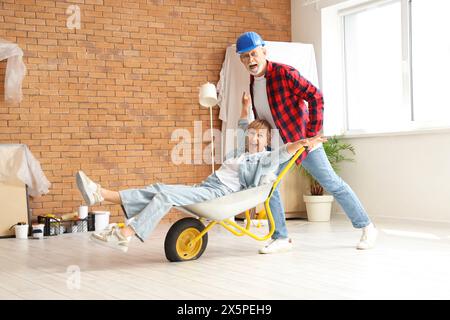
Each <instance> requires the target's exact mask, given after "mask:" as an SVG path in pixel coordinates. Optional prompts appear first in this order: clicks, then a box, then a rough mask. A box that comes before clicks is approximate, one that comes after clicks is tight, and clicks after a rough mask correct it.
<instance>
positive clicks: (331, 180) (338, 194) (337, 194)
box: [269, 146, 370, 239]
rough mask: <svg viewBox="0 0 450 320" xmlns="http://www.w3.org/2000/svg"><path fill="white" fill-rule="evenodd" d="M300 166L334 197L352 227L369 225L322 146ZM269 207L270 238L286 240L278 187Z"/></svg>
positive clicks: (361, 207) (284, 220)
mask: <svg viewBox="0 0 450 320" xmlns="http://www.w3.org/2000/svg"><path fill="white" fill-rule="evenodd" d="M287 164H288V162H285V163H283V164H281V165H280V167H279V169H278V173H279V172H281V170H283V168H285V167H286V166H287ZM302 166H303V168H304V169H306V171H308V172H309V173H310V174H311V176H313V177H314V179H316V180H317V182H319V183H320V185H321V186H322V187H323V188H324V189H325V190H326V191H327V192H328V193H330V194H331V195H332V196H334V198H335V199H336V200H337V202H338V203H339V204H340V205H341V207H342V209H344V211H345V214H346V215H347V217H348V218H349V219H350V221H351V222H352V224H353V227H355V228H363V227H365V226H367V225H369V224H370V219H369V216H368V215H367V213H366V211H365V210H364V208H363V206H362V204H361V202H360V201H359V199H358V197H357V196H356V194H355V193H354V192H353V190H352V189H351V188H350V187H349V185H348V184H347V183H345V182H344V181H343V180H342V179H341V178H340V177H339V176H338V175H337V174H336V173H335V172H334V170H333V168H332V167H331V165H330V162H329V161H328V157H327V155H326V153H325V151H324V150H323V147H322V146H320V147H319V148H317V149H315V150H313V151H311V152H310V153H309V154H308V156H307V157H306V158H305V159H304V160H303V162H302ZM269 205H270V210H271V211H272V215H273V219H274V222H275V232H274V234H273V235H272V238H273V239H282V238H287V237H288V231H287V228H286V218H285V213H284V208H283V204H282V203H281V197H280V191H279V186H278V187H277V188H276V190H275V192H274V193H273V195H272V197H271V198H270V203H269Z"/></svg>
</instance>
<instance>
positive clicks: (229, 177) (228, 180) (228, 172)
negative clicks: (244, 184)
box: [216, 154, 245, 192]
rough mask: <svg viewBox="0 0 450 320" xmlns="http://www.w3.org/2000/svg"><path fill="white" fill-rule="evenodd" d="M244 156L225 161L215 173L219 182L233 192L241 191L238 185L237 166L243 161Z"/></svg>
mask: <svg viewBox="0 0 450 320" xmlns="http://www.w3.org/2000/svg"><path fill="white" fill-rule="evenodd" d="M244 155H245V154H242V155H241V156H240V157H238V158H230V159H227V160H225V161H224V162H223V163H222V166H221V167H220V168H219V170H217V171H216V176H217V177H218V178H219V180H220V181H221V182H222V183H223V184H224V185H226V186H227V187H228V188H230V189H231V190H233V191H235V192H237V191H239V190H241V184H240V183H239V166H240V165H241V163H242V161H244Z"/></svg>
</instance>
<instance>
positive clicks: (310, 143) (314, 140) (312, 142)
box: [299, 134, 327, 150]
mask: <svg viewBox="0 0 450 320" xmlns="http://www.w3.org/2000/svg"><path fill="white" fill-rule="evenodd" d="M299 141H300V143H301V144H302V145H303V146H304V147H307V148H308V149H309V150H311V149H312V148H314V147H315V146H316V145H317V144H319V143H321V142H327V138H326V137H324V136H322V135H320V134H319V135H317V136H315V137H311V138H307V139H301V140H299Z"/></svg>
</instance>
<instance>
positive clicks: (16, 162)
mask: <svg viewBox="0 0 450 320" xmlns="http://www.w3.org/2000/svg"><path fill="white" fill-rule="evenodd" d="M0 182H3V183H5V184H8V183H17V182H23V183H24V184H26V185H27V186H28V193H29V195H30V196H32V197H38V196H40V195H42V194H46V193H48V188H49V187H50V185H51V184H50V182H49V181H48V180H47V177H46V176H45V174H44V172H43V171H42V169H41V164H40V163H39V161H38V160H36V158H35V157H34V156H33V154H32V153H31V151H30V149H28V147H27V146H26V145H24V144H0Z"/></svg>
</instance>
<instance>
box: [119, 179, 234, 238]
mask: <svg viewBox="0 0 450 320" xmlns="http://www.w3.org/2000/svg"><path fill="white" fill-rule="evenodd" d="M232 192H233V190H231V189H230V188H228V187H227V186H226V185H224V184H223V183H222V182H221V181H220V180H219V178H218V177H217V176H216V175H215V174H212V175H210V176H209V177H208V178H207V179H206V180H205V181H203V182H202V183H201V184H198V185H194V186H186V185H180V184H177V185H170V184H162V183H156V184H152V185H150V186H147V187H145V188H143V189H128V190H122V191H119V194H120V198H121V200H122V208H123V210H124V212H125V216H126V217H127V219H131V218H134V219H132V221H130V223H129V226H130V227H131V228H133V230H134V231H135V232H136V236H137V237H138V238H139V239H140V240H141V241H144V239H146V238H147V237H148V236H149V235H150V233H151V232H152V231H153V229H154V228H155V227H156V225H157V224H158V223H159V221H160V220H161V219H162V218H163V217H164V216H165V215H166V214H167V213H168V212H169V211H170V209H171V208H172V207H173V206H186V205H189V204H193V203H199V202H203V201H207V200H212V199H215V198H219V197H222V196H224V195H227V194H229V193H232Z"/></svg>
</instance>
